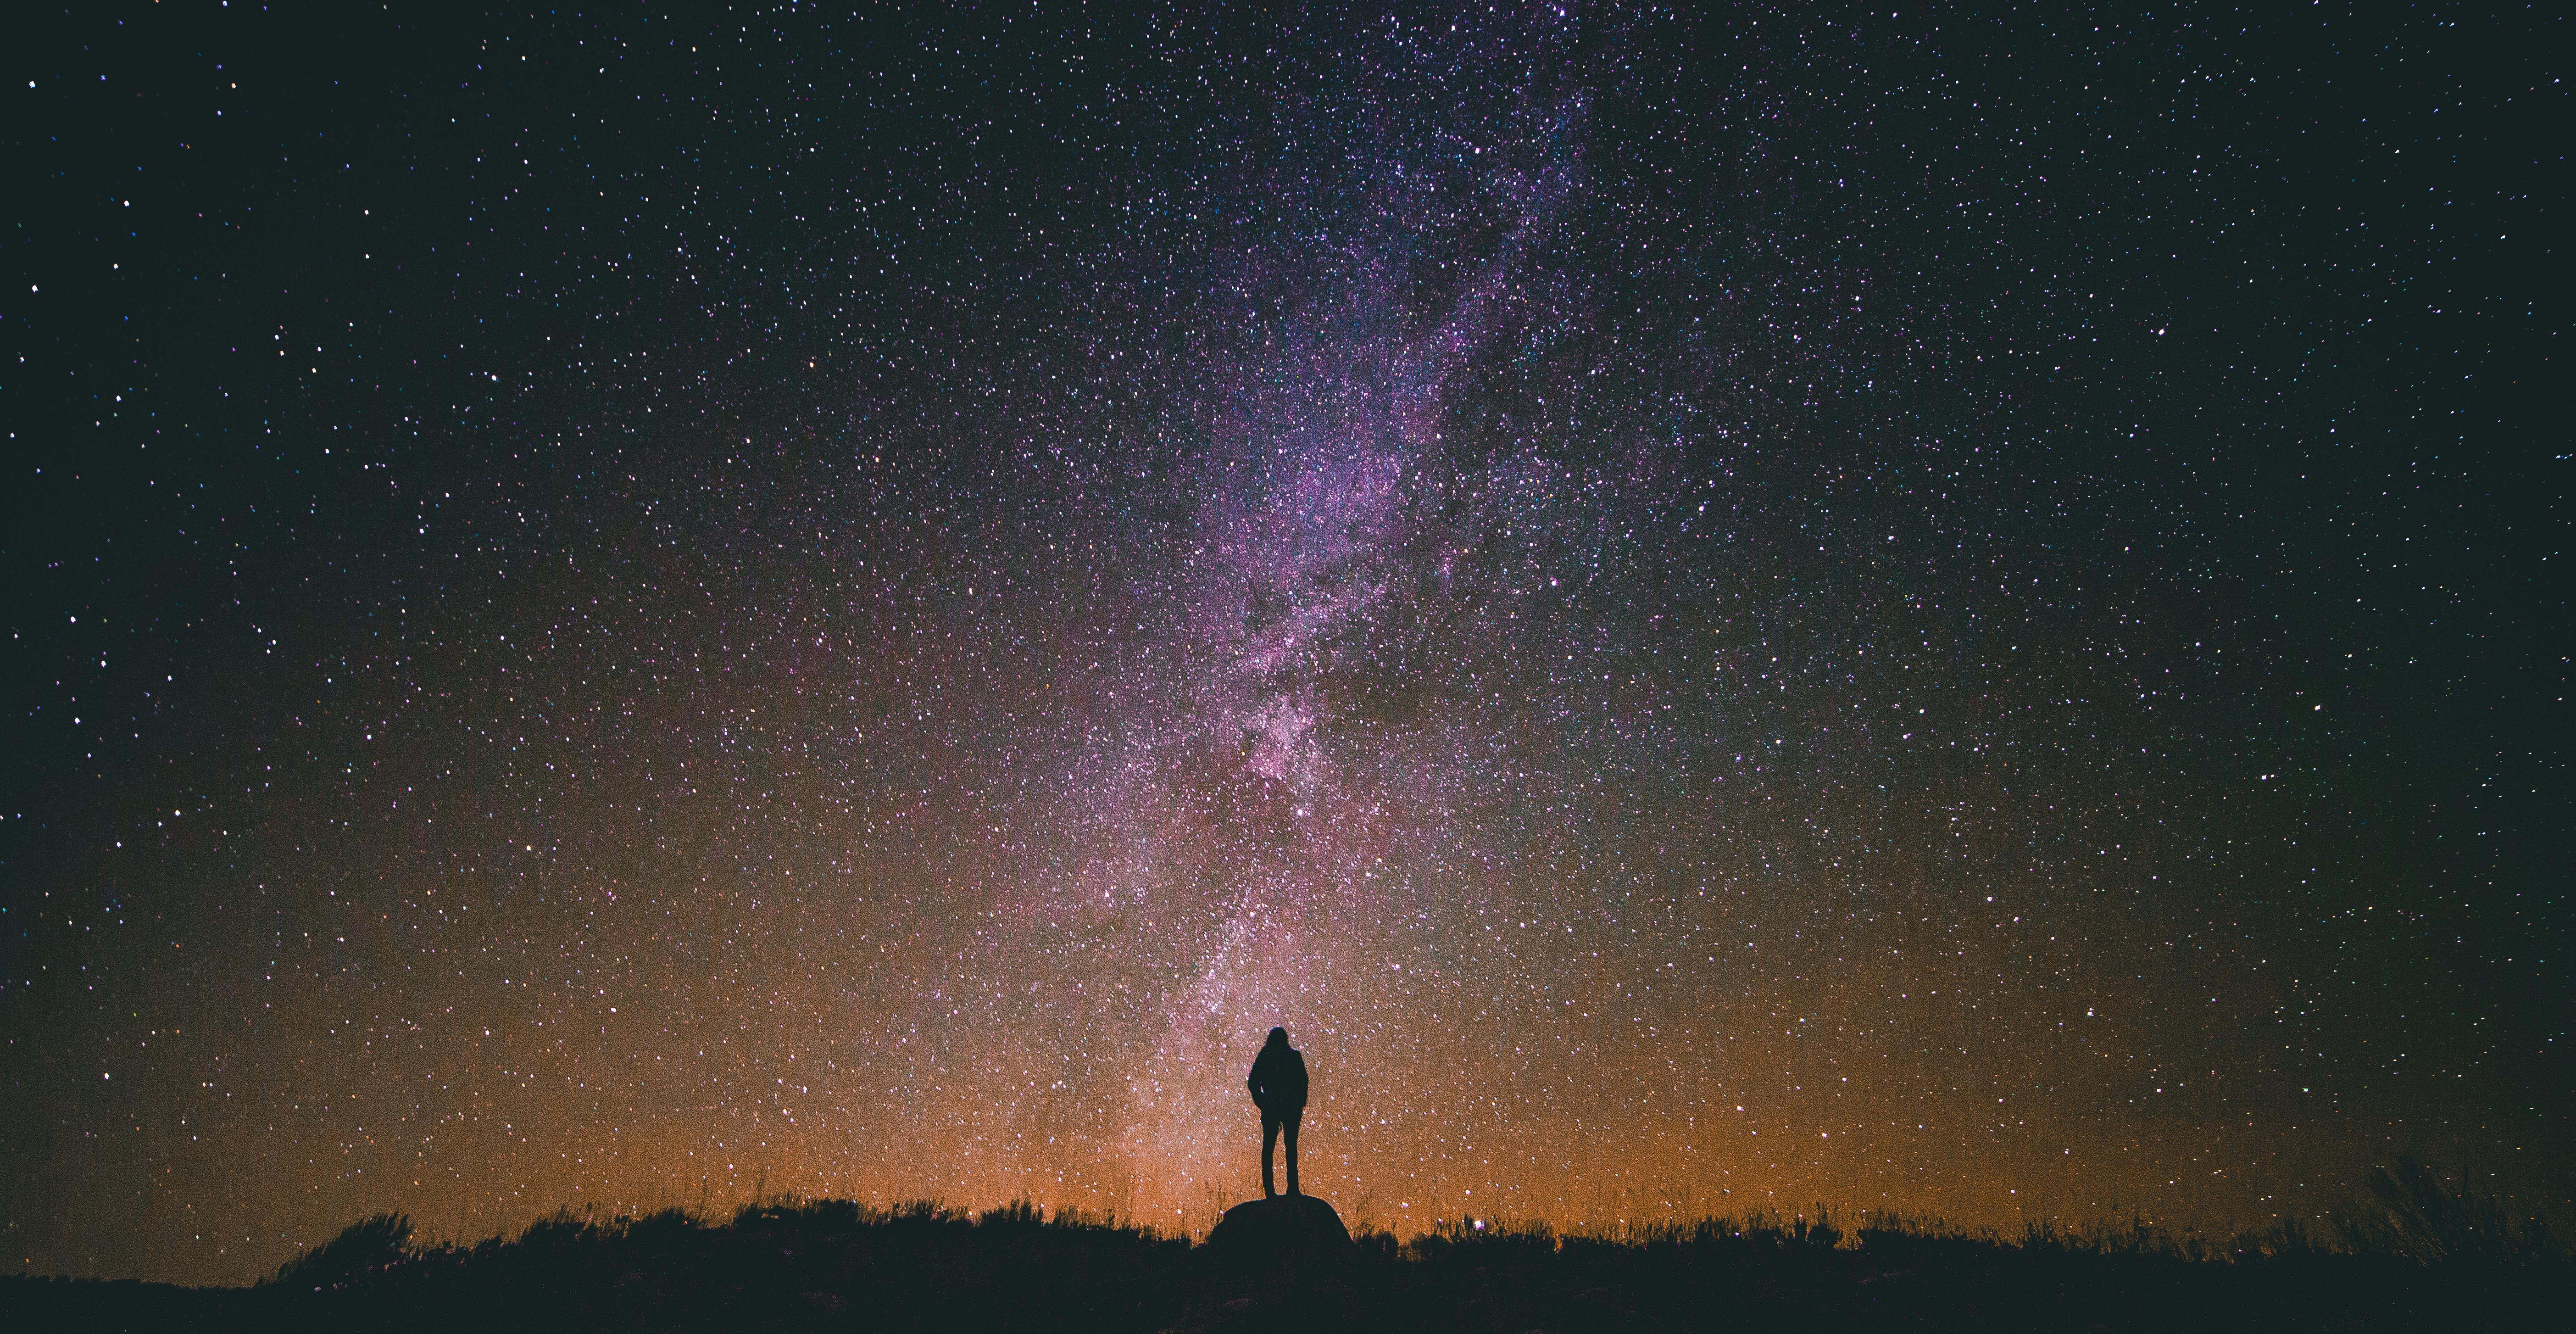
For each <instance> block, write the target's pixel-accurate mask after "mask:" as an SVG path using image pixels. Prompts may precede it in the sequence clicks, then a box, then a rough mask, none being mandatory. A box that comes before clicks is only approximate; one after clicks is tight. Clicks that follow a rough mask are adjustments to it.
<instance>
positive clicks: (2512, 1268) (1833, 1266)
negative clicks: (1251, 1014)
mask: <svg viewBox="0 0 2576 1334" xmlns="http://www.w3.org/2000/svg"><path fill="white" fill-rule="evenodd" d="M2374 1184H2375V1185H2379V1186H2380V1187H2381V1189H2380V1190H2379V1192H2378V1194H2377V1196H2375V1198H2377V1199H2379V1200H2380V1201H2381V1207H2380V1211H2379V1213H2378V1214H2376V1215H2374V1216H2373V1217H2375V1219H2376V1221H2375V1222H2373V1221H2371V1219H2368V1218H2366V1219H2364V1220H2362V1221H2361V1222H2360V1223H2357V1224H2355V1225H2354V1226H2352V1227H2349V1228H2347V1229H2345V1230H2343V1232H2342V1233H2340V1234H2339V1236H2338V1238H2337V1240H2336V1242H2335V1245H2336V1246H2338V1247H2355V1246H2371V1247H2373V1249H2370V1250H2367V1251H2353V1250H2348V1249H2345V1250H2338V1249H2329V1248H2327V1247H2325V1246H2323V1245H2320V1244H2318V1243H2317V1242H2316V1241H2315V1240H2314V1239H2312V1238H2311V1237H2310V1236H2309V1235H2308V1234H2306V1233H2304V1232H2301V1231H2299V1230H2297V1229H2285V1230H2281V1231H2277V1232H2274V1233H2272V1234H2270V1235H2268V1236H2265V1237H2259V1238H2244V1239H2240V1240H2238V1241H2237V1242H2234V1243H2228V1244H2206V1243H2202V1242H2199V1241H2197V1240H2192V1239H2185V1240H2182V1241H2176V1240H2174V1239H2171V1238H2168V1237H2164V1236H2162V1235H2161V1234H2158V1233H2156V1232H2154V1231H2153V1230H2151V1229H2146V1228H2143V1227H2131V1228H2127V1229H2118V1230H2104V1231H2100V1232H2095V1233H2091V1234H2088V1235H2085V1236H2083V1237H2070V1236H2066V1235H2062V1234H2058V1233H2054V1232H2049V1231H2045V1230H2036V1231H2033V1232H2030V1233H2028V1234H2026V1235H2024V1236H2022V1237H2020V1238H2018V1239H2013V1240H2006V1239H2004V1238H2001V1237H1998V1236H1996V1235H1993V1234H1991V1233H1976V1232H1963V1231H1959V1230H1955V1229H1949V1228H1944V1227H1940V1226H1938V1225H1935V1224H1927V1223H1922V1222H1909V1221H1907V1220H1902V1219H1897V1218H1891V1217H1884V1216H1882V1217H1877V1218H1872V1219H1870V1220H1868V1221H1867V1222H1866V1223H1864V1225H1863V1226H1861V1227H1859V1228H1857V1229H1855V1230H1853V1231H1851V1232H1849V1233H1846V1232H1845V1231H1843V1230H1841V1229H1837V1228H1834V1227H1832V1226H1831V1225H1830V1224H1829V1223H1827V1222H1826V1221H1825V1220H1824V1219H1823V1218H1821V1217H1819V1218H1817V1219H1814V1220H1803V1219H1802V1220H1781V1219H1777V1218H1769V1217H1763V1216H1758V1215H1757V1216H1755V1217H1753V1218H1750V1219H1744V1220H1728V1219H1703V1220H1700V1221H1697V1222H1693V1223H1687V1224H1683V1223H1654V1224H1636V1225H1630V1226H1626V1227H1622V1228H1619V1229H1616V1230H1614V1231H1611V1232H1609V1233H1606V1234H1573V1235H1561V1234H1558V1233H1556V1232H1553V1231H1551V1230H1549V1229H1547V1228H1544V1227H1535V1226H1511V1225H1506V1224H1496V1223H1493V1222H1491V1221H1489V1220H1476V1221H1471V1220H1464V1219H1461V1220H1455V1221H1451V1222H1445V1223H1442V1224H1440V1225H1438V1226H1436V1227H1434V1228H1433V1229H1432V1230H1431V1231H1430V1232H1428V1233H1425V1234H1423V1235H1420V1236H1417V1237H1414V1238H1412V1239H1410V1240H1406V1241H1401V1242H1399V1241H1398V1240H1397V1239H1396V1238H1395V1237H1392V1236H1389V1235H1387V1234H1385V1233H1364V1234H1363V1235H1361V1236H1359V1237H1358V1238H1356V1239H1349V1240H1345V1238H1346V1237H1347V1234H1345V1233H1343V1232H1342V1225H1341V1221H1340V1219H1339V1218H1338V1217H1337V1216H1335V1215H1334V1214H1333V1211H1332V1208H1331V1206H1330V1205H1329V1204H1326V1203H1325V1202H1323V1201H1321V1200H1315V1199H1313V1198H1311V1197H1287V1196H1283V1197H1281V1198H1280V1199H1277V1200H1269V1201H1255V1202H1254V1203H1253V1204H1252V1205H1247V1206H1244V1207H1242V1208H1238V1209H1236V1210H1234V1211H1231V1212H1229V1214H1228V1215H1227V1218H1226V1220H1225V1221H1224V1222H1223V1223H1222V1224H1221V1225H1220V1226H1219V1227H1218V1229H1217V1230H1216V1232H1215V1233H1213V1234H1212V1235H1211V1236H1210V1238H1209V1241H1208V1244H1205V1245H1200V1246H1193V1245H1191V1244H1190V1243H1189V1242H1188V1241H1186V1240H1180V1239H1174V1238H1169V1237H1163V1236H1158V1235H1156V1234H1154V1233H1153V1232H1150V1231H1147V1230H1143V1229H1139V1228H1135V1227H1131V1226H1126V1225H1122V1224H1119V1223H1116V1222H1115V1221H1113V1220H1111V1219H1108V1218H1094V1217H1088V1216H1084V1215H1080V1214H1073V1213H1060V1214H1058V1215H1056V1216H1054V1217H1046V1216H1044V1215H1042V1214H1041V1212H1040V1211H1039V1210H1038V1209H1037V1208H1035V1207H1033V1206H1030V1205H1026V1204H1014V1205H1006V1206H1003V1207H1001V1208H997V1209H991V1210H987V1211H985V1212H983V1213H982V1214H980V1215H969V1214H966V1213H963V1212H959V1211H956V1210H951V1209H946V1208H942V1207H940V1206H938V1205H934V1204H914V1205H908V1206H904V1207H901V1208H896V1209H884V1210H880V1209H871V1208H868V1207H866V1206H863V1205H859V1204H855V1203H852V1202H850V1201H847V1200H822V1201H811V1202H795V1203H770V1204H764V1205H760V1206H757V1207H752V1208H746V1209H744V1210H742V1211H740V1212H739V1213H737V1214H735V1215H734V1216H733V1217H732V1218H731V1219H729V1220H708V1219H702V1218H699V1217H696V1216H693V1215H690V1214H687V1213H684V1212H681V1211H679V1210H666V1211H663V1212H661V1213H656V1214H652V1215H649V1216H646V1217H643V1218H636V1219H625V1218H619V1219H612V1220H593V1219H591V1218H588V1217H585V1216H582V1215H578V1214H570V1213H558V1214H556V1215H554V1216H552V1217H550V1218H547V1219H543V1220H540V1221H539V1222H537V1223H536V1224H534V1225H532V1226H530V1227H529V1228H528V1229H527V1230H526V1231H525V1232H524V1233H522V1234H521V1235H520V1236H519V1237H517V1238H516V1239H513V1240H502V1239H500V1238H493V1239H490V1240H487V1241H484V1242H481V1243H479V1244H476V1245H473V1246H430V1247H416V1246H413V1245H411V1244H410V1243H409V1237H410V1230H409V1226H408V1223H407V1222H406V1221H405V1220H403V1219H401V1218H400V1217H399V1216H392V1215H383V1216H378V1217H376V1218H372V1219H368V1220H365V1221H363V1222H361V1223H359V1224H357V1225H354V1226H353V1227H351V1228H350V1229H349V1230H348V1231H346V1232H344V1233H342V1234H341V1236H339V1237H337V1238H334V1239H333V1240H332V1241H330V1242H328V1243H326V1244H324V1245H323V1246H320V1247H317V1248H315V1249H314V1250H313V1251H311V1252H309V1253H307V1254H306V1255H305V1256H303V1257H301V1258H299V1259H298V1260H296V1261H294V1262H292V1263H290V1264H288V1265H287V1266H285V1267H284V1268H282V1269H281V1270H280V1271H279V1273H278V1275H277V1276H276V1277H275V1278H273V1279H271V1280H270V1281H268V1282H266V1283H264V1284H262V1285H259V1286H256V1287H251V1288H216V1289H188V1288H178V1287H170V1286H166V1285H157V1284H142V1283H99V1282H89V1281H72V1280H62V1279H30V1278H8V1279H0V1327H6V1328H10V1329H25V1330H52V1329H66V1330H69V1329H79V1330H111V1329H143V1330H169V1331H176V1332H179V1334H202V1332H203V1331H206V1330H210V1329H214V1330H221V1329H236V1328H257V1329H262V1330H331V1331H335V1332H340V1334H385V1332H387V1331H403V1330H440V1331H451V1332H453V1331H463V1332H464V1334H473V1331H476V1330H478V1329H486V1328H495V1327H497V1328H505V1329H537V1330H547V1331H571V1330H615V1331H621V1332H624V1331H655V1330H681V1329H688V1330H703V1329H760V1330H848V1329H929V1330H959V1331H965V1330H982V1329H1042V1330H1049V1331H1057V1330H1075V1331H1080V1330H1100V1331H1135V1332H1136V1334H1149V1332H1151V1331H1164V1330H1181V1331H1191V1332H1193V1334H1251V1332H1252V1331H1268V1330H1278V1331H1291V1330H1295V1331H1321V1330H1344V1329H1357V1330H1375V1329H1384V1330H1417V1329H1425V1328H1440V1329H1465V1330H1490V1331H1495V1332H1496V1334H1525V1331H1529V1330H1534V1329H1535V1330H1546V1331H1551V1332H1553V1334H1576V1332H1577V1331H1593V1330H1599V1331H1610V1330H1630V1329H1643V1328H1653V1329H1681V1330H1711V1331H1718V1330H1724V1331H1763V1330H1774V1329H1777V1330H1787V1329H1796V1330H1798V1331H1801V1334H1806V1332H1807V1331H1816V1330H1828V1331H1830V1330H1891V1331H1892V1330H1906V1331H1913V1330H1927V1329H1928V1330H1952V1329H1956V1330H1968V1329H1974V1330H2025V1329H2027V1330H2109V1331H2122V1330H2170V1329H2175V1328H2183V1327H2188V1328H2190V1329H2192V1330H2194V1331H2195V1334H2202V1332H2205V1331H2223V1330H2262V1331H2265V1332H2266V1334H2279V1332H2280V1331H2291V1330H2309V1329H2344V1330H2372V1329H2386V1330H2401V1329H2402V1330H2410V1331H2412V1330H2417V1329H2435V1328H2440V1329H2452V1328H2460V1329H2468V1328H2506V1329H2513V1328H2554V1327H2563V1326H2564V1324H2565V1323H2566V1320H2567V1312H2566V1310H2565V1308H2564V1306H2563V1305H2550V1304H2547V1303H2552V1302H2560V1301H2563V1294H2565V1293H2566V1292H2567V1291H2568V1290H2569V1283H2570V1279H2571V1278H2576V1267H2571V1265H2570V1263H2569V1260H2568V1257H2567V1254H2566V1251H2565V1250H2564V1249H2563V1248H2562V1247H2559V1246H2558V1245H2557V1244H2556V1243H2555V1242H2553V1241H2551V1240H2550V1238H2549V1237H2548V1236H2547V1234H2545V1233H2540V1232H2537V1231H2536V1230H2534V1229H2532V1228H2530V1227H2528V1226H2523V1225H2515V1226H2506V1225H2503V1224H2501V1223H2499V1222H2498V1220H2497V1218H2496V1217H2494V1216H2493V1215H2492V1213H2491V1212H2481V1211H2480V1210H2477V1209H2474V1208H2471V1209H2465V1210H2464V1209H2461V1208H2459V1207H2456V1206H2457V1201H2456V1200H2453V1201H2450V1202H2449V1203H2446V1202H2445V1200H2446V1197H2445V1196H2444V1195H2443V1194H2442V1192H2441V1191H2440V1190H2439V1189H2438V1186H2439V1183H2438V1182H2437V1181H2436V1182H2432V1183H2431V1184H2430V1185H2428V1184H2427V1179H2426V1178H2424V1177H2422V1176H2419V1175H2409V1174H2406V1173H2402V1172H2400V1173H2392V1174H2389V1180H2388V1181H2387V1182H2386V1183H2374ZM1301 1200H1302V1202H1298V1201H1301ZM2374 1228H2376V1229H2378V1231H2376V1232H2374V1230H2373V1229H2374ZM2437 1234H2438V1235H2437ZM2374 1238H2376V1240H2375V1241H2374ZM2392 1238H2395V1239H2397V1240H2396V1241H2392V1240H2391V1239H2392ZM2398 1242H2402V1243H2403V1245H2402V1247H2401V1245H2399V1244H2398ZM1282 1248H1285V1253H1292V1254H1298V1255H1312V1254H1315V1253H1317V1252H1319V1251H1320V1252H1324V1253H1331V1252H1334V1251H1337V1250H1338V1252H1339V1253H1340V1255H1341V1256H1342V1258H1341V1259H1340V1260H1339V1261H1336V1262H1333V1263H1329V1264H1313V1263H1303V1264H1290V1265H1285V1266H1281V1265H1271V1264H1265V1263H1253V1264H1249V1265H1247V1264H1245V1263H1242V1262H1241V1260H1242V1257H1243V1256H1245V1255H1247V1254H1248V1255H1252V1256H1256V1257H1258V1256H1263V1255H1275V1254H1279V1253H1282ZM2410 1257H2412V1258H2410ZM2425 1259H2431V1261H2432V1262H2430V1263H2423V1262H2421V1261H2423V1260H2425Z"/></svg>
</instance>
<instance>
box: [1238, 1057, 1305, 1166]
mask: <svg viewBox="0 0 2576 1334" xmlns="http://www.w3.org/2000/svg"><path fill="white" fill-rule="evenodd" d="M1244 1084H1245V1085H1246V1086H1247V1087H1249V1088H1250V1089H1251V1090H1252V1103H1253V1105H1254V1106H1256V1107H1259V1108H1260V1109H1261V1197H1262V1198H1263V1199H1265V1200H1266V1199H1268V1198H1270V1197H1271V1196H1273V1195H1276V1194H1278V1193H1279V1187H1278V1185H1277V1184H1276V1183H1277V1180H1278V1179H1277V1178H1275V1177H1273V1176H1272V1175H1270V1148H1271V1146H1272V1145H1274V1144H1277V1143H1278V1142H1279V1132H1280V1131H1282V1130H1285V1131H1287V1132H1288V1193H1289V1194H1291V1195H1294V1194H1296V1193H1297V1122H1298V1120H1299V1119H1300V1118H1302V1117H1304V1116H1305V1115H1306V1058H1305V1057H1303V1056H1300V1055H1298V1054H1297V1049H1296V1048H1294V1047H1291V1046H1289V1045H1288V1030H1287V1029H1284V1028H1274V1029H1272V1030H1270V1040H1269V1041H1268V1042H1265V1043H1263V1044H1262V1046H1261V1054H1260V1055H1259V1056H1256V1057H1254V1058H1253V1060H1252V1077H1251V1078H1249V1079H1247V1080H1245V1081H1244Z"/></svg>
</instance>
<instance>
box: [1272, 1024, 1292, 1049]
mask: <svg viewBox="0 0 2576 1334" xmlns="http://www.w3.org/2000/svg"><path fill="white" fill-rule="evenodd" d="M1270 1045H1271V1046H1273V1047H1285V1046H1287V1045H1288V1030H1287V1029H1284V1028H1274V1029H1272V1030H1270Z"/></svg>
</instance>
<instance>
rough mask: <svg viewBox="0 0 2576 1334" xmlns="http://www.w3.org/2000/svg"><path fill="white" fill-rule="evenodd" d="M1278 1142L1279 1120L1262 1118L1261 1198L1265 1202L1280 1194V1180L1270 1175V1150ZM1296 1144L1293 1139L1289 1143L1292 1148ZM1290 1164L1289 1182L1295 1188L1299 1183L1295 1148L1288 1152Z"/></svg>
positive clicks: (1292, 1132) (1268, 1117)
mask: <svg viewBox="0 0 2576 1334" xmlns="http://www.w3.org/2000/svg"><path fill="white" fill-rule="evenodd" d="M1289 1133H1290V1134H1292V1135H1293V1134H1295V1133H1296V1132H1295V1131H1293V1130H1292V1131H1290V1132H1289ZM1278 1142H1279V1120H1278V1118H1277V1117H1270V1116H1265V1117H1263V1118H1261V1198H1263V1199H1265V1200H1266V1199H1269V1198H1270V1197H1271V1196H1273V1195H1276V1194H1278V1193H1279V1184H1278V1181H1279V1179H1278V1178H1277V1177H1275V1176H1272V1175H1271V1173H1270V1149H1271V1146H1272V1145H1275V1144H1277V1143H1278ZM1296 1142H1297V1141H1295V1140H1293V1139H1292V1140H1290V1141H1288V1143H1289V1144H1290V1145H1291V1146H1294V1145H1295V1144H1296ZM1288 1164H1289V1166H1288V1181H1289V1184H1290V1186H1291V1187H1292V1188H1293V1187H1294V1186H1295V1184H1296V1181H1297V1166H1296V1164H1297V1150H1296V1149H1295V1148H1294V1147H1291V1148H1290V1149H1289V1150H1288Z"/></svg>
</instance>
